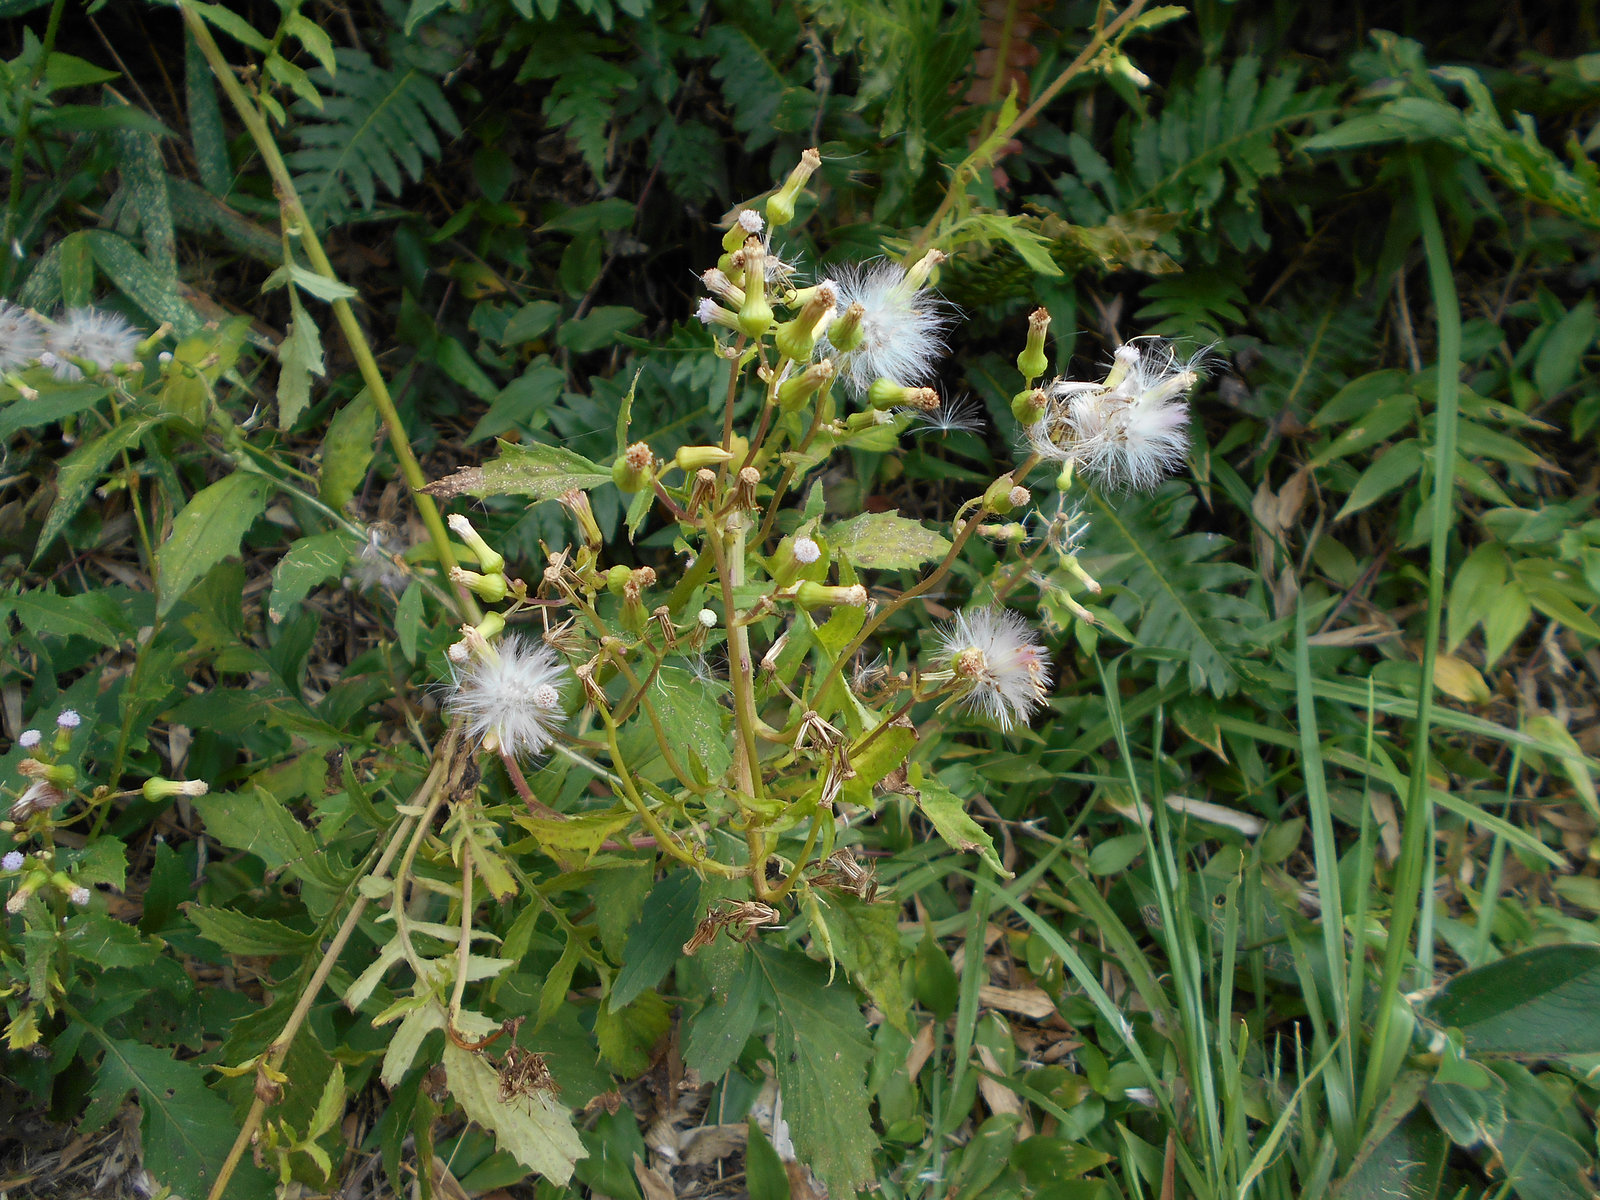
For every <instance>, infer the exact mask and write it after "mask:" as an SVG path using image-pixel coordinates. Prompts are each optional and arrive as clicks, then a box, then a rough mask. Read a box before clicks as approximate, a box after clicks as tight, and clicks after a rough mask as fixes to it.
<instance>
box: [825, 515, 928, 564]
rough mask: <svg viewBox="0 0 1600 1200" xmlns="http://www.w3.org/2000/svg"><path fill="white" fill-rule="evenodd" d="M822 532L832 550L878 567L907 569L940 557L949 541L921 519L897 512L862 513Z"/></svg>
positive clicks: (851, 559)
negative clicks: (904, 515)
mask: <svg viewBox="0 0 1600 1200" xmlns="http://www.w3.org/2000/svg"><path fill="white" fill-rule="evenodd" d="M824 536H825V537H826V538H827V541H828V546H829V548H830V549H832V550H833V551H835V552H837V553H839V554H843V555H844V556H845V557H846V558H848V559H849V560H850V561H851V562H853V563H854V564H855V565H856V566H858V567H868V568H871V569H872V570H877V571H897V570H906V569H909V568H911V567H920V566H921V565H922V564H923V563H927V562H933V561H934V560H936V559H940V558H943V557H944V556H945V554H946V553H948V551H949V549H950V541H949V539H948V538H946V537H945V536H944V535H943V534H942V533H936V532H935V531H934V530H932V529H929V528H927V527H926V526H925V525H923V524H922V522H921V521H913V520H911V518H909V517H902V516H901V515H900V514H899V513H894V512H881V513H862V514H861V515H860V516H856V517H851V518H850V520H848V521H841V522H840V523H838V524H837V525H830V526H829V527H828V529H827V531H826V532H825V534H824Z"/></svg>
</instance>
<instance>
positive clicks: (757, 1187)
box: [744, 1119, 793, 1200]
mask: <svg viewBox="0 0 1600 1200" xmlns="http://www.w3.org/2000/svg"><path fill="white" fill-rule="evenodd" d="M744 1181H745V1186H746V1188H747V1189H748V1190H749V1192H750V1200H791V1196H792V1195H793V1193H792V1192H791V1191H790V1188H789V1172H788V1170H787V1169H786V1168H785V1167H784V1165H783V1159H781V1158H779V1157H778V1152H777V1151H776V1150H775V1149H773V1146H772V1143H771V1142H770V1141H768V1140H767V1135H766V1134H764V1133H762V1132H761V1126H759V1125H757V1124H756V1123H755V1120H754V1119H751V1120H750V1121H749V1122H748V1127H747V1129H746V1131H745V1143H744Z"/></svg>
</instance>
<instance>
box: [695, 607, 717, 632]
mask: <svg viewBox="0 0 1600 1200" xmlns="http://www.w3.org/2000/svg"><path fill="white" fill-rule="evenodd" d="M696 619H697V620H698V621H699V622H700V625H701V627H702V628H704V629H715V628H716V627H717V614H716V613H714V612H712V611H711V610H710V609H709V608H702V609H701V610H700V615H699V616H698V617H697V618H696Z"/></svg>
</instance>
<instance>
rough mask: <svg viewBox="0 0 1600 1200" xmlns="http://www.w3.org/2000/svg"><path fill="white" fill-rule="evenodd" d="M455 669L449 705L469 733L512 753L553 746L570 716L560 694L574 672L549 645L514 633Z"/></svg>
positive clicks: (454, 667)
mask: <svg viewBox="0 0 1600 1200" xmlns="http://www.w3.org/2000/svg"><path fill="white" fill-rule="evenodd" d="M451 669H452V673H453V674H454V676H455V680H454V682H455V687H454V691H453V692H452V694H451V696H450V699H449V701H448V702H447V705H446V707H448V708H449V710H450V712H451V713H452V714H453V715H454V716H456V717H459V718H460V719H461V720H462V721H464V722H465V724H466V729H467V733H468V735H469V736H471V737H474V738H478V739H481V740H482V741H483V743H484V746H485V747H486V748H487V749H490V750H504V751H505V752H506V753H508V754H510V755H513V756H521V755H524V754H539V753H541V752H542V751H543V750H544V749H545V747H547V746H548V745H550V742H551V740H552V738H553V736H554V734H553V731H554V729H555V727H556V726H557V725H558V724H560V723H561V721H562V720H564V719H565V716H566V714H565V712H564V710H563V707H562V700H561V693H562V690H563V688H564V687H565V686H566V682H567V680H568V679H569V678H570V672H569V671H568V670H567V666H566V664H565V663H563V662H562V661H561V658H560V656H559V655H557V654H556V652H555V651H554V650H552V649H550V647H549V646H546V645H544V644H543V643H540V642H534V641H531V640H529V639H525V638H523V637H520V636H519V635H517V634H511V635H509V636H507V637H504V638H501V639H500V641H499V642H497V643H496V644H494V645H492V646H488V647H486V648H485V651H484V652H480V653H478V654H476V655H473V656H472V658H471V659H470V660H469V661H468V662H466V663H461V664H457V663H452V668H451Z"/></svg>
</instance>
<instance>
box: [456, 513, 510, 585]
mask: <svg viewBox="0 0 1600 1200" xmlns="http://www.w3.org/2000/svg"><path fill="white" fill-rule="evenodd" d="M447 523H448V524H449V526H450V531H451V532H452V533H454V534H455V535H456V536H457V537H458V538H460V539H461V540H462V541H463V542H465V543H466V544H467V546H468V547H469V548H470V549H471V550H472V553H473V554H474V555H475V556H476V557H477V560H478V565H479V566H480V567H482V568H483V569H484V570H485V571H489V572H495V571H504V570H505V569H506V558H505V555H503V554H501V553H500V552H499V551H498V550H496V549H494V548H493V547H492V546H490V545H489V543H488V542H486V541H484V540H483V538H482V537H481V536H480V535H479V533H478V531H477V530H476V529H474V528H473V527H472V522H471V521H469V520H467V518H466V517H464V516H462V515H461V514H460V513H451V514H450V519H449V521H448V522H447Z"/></svg>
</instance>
